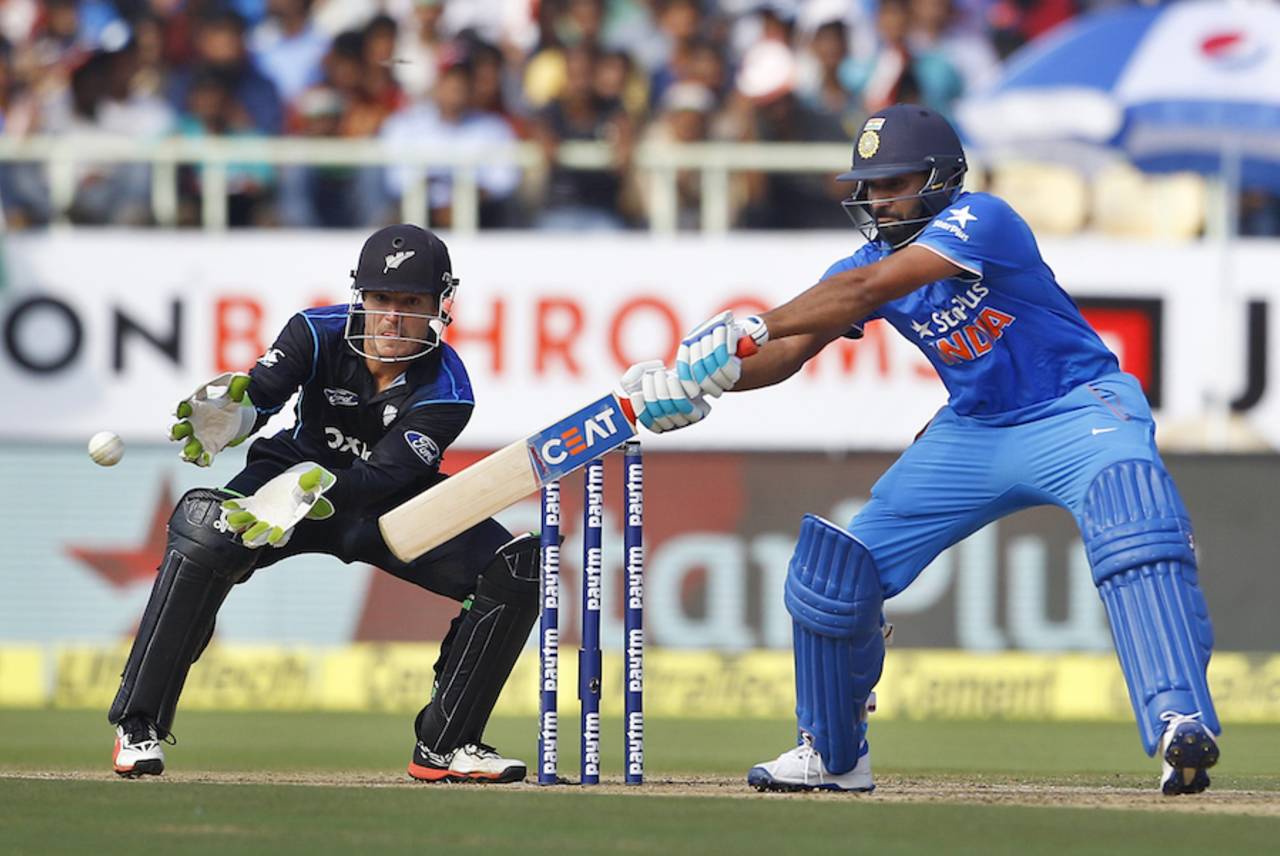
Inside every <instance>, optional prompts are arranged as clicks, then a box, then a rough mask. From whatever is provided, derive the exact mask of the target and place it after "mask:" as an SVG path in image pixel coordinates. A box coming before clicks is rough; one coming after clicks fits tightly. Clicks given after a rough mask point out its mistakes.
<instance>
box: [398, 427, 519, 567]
mask: <svg viewBox="0 0 1280 856" xmlns="http://www.w3.org/2000/svg"><path fill="white" fill-rule="evenodd" d="M537 489H538V478H537V476H536V474H535V473H534V469H533V464H532V463H531V462H530V460H529V449H528V445H527V443H526V441H524V440H520V441H517V442H515V443H512V444H511V445H510V446H507V447H506V448H504V449H500V450H498V451H497V452H494V453H493V454H492V455H490V456H489V457H487V458H484V459H483V460H480V461H477V462H476V463H474V464H472V465H471V466H469V467H467V468H466V469H465V470H463V471H462V472H460V473H458V474H456V475H454V476H451V477H450V478H448V479H446V480H445V481H442V482H441V483H440V484H438V485H435V486H434V487H432V488H430V489H429V490H425V491H423V492H422V493H420V494H418V495H417V496H415V497H413V498H412V499H410V500H407V501H406V502H404V503H402V504H400V505H398V506H396V507H395V508H393V509H391V510H390V511H388V512H387V513H386V514H384V515H382V516H381V517H380V518H378V528H379V529H381V530H382V539H383V540H384V541H386V542H387V546H388V547H389V548H391V552H392V553H395V555H396V558H398V559H400V561H402V562H412V561H413V560H414V559H416V558H418V557H419V556H421V555H422V554H423V553H425V552H427V551H428V550H431V549H433V548H435V547H438V546H440V545H441V544H443V543H444V542H445V541H448V540H449V539H450V538H452V537H454V536H455V535H461V534H462V533H463V532H465V531H466V530H467V529H469V528H471V527H472V526H474V525H476V524H477V523H479V522H480V521H481V520H484V519H485V518H487V517H492V516H493V515H495V514H497V513H498V512H499V511H502V510H503V509H504V508H508V507H510V506H511V505H513V504H515V503H517V502H519V501H520V500H522V499H524V498H525V497H526V496H528V495H529V494H531V493H533V492H534V491H535V490H537Z"/></svg>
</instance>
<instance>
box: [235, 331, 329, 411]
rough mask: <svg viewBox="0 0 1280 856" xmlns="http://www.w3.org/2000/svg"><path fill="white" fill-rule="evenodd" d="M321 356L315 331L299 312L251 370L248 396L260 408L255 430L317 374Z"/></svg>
mask: <svg viewBox="0 0 1280 856" xmlns="http://www.w3.org/2000/svg"><path fill="white" fill-rule="evenodd" d="M319 359H320V346H319V340H318V338H317V337H316V332H315V330H314V329H313V328H312V326H311V322H310V321H308V320H307V318H306V316H305V315H303V314H302V313H301V312H299V313H298V314H297V315H294V316H293V317H292V318H290V319H289V323H288V324H286V325H285V326H284V329H283V330H281V331H280V335H279V336H277V337H276V340H275V342H273V343H272V345H271V347H270V348H269V349H268V350H267V352H266V353H265V354H263V355H262V356H261V357H260V358H259V359H258V362H256V363H255V364H254V366H253V368H251V369H250V370H249V378H250V382H249V398H250V400H252V401H253V406H254V407H255V408H257V411H258V421H257V422H255V423H254V426H253V430H254V431H257V430H258V429H259V428H261V427H262V426H263V424H264V423H265V422H266V421H267V420H268V419H270V418H271V417H272V416H274V415H275V414H276V413H279V412H280V408H281V407H283V406H284V404H285V402H286V401H288V400H289V398H290V397H291V396H292V395H293V394H294V393H295V392H297V391H298V387H300V386H302V384H304V383H306V381H307V380H308V379H309V378H310V377H311V376H312V375H314V374H315V370H316V364H317V363H318V362H319Z"/></svg>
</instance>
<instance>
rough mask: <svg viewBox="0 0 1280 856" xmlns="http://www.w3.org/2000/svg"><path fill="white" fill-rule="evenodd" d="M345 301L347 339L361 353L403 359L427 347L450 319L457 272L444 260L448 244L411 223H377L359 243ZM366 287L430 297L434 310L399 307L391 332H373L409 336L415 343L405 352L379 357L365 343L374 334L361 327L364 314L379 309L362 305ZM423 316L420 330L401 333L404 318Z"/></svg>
mask: <svg viewBox="0 0 1280 856" xmlns="http://www.w3.org/2000/svg"><path fill="white" fill-rule="evenodd" d="M351 280H352V282H351V303H350V305H349V306H348V308H347V329H346V340H347V344H348V345H349V346H350V347H351V349H352V350H354V351H355V352H356V353H357V354H359V355H360V356H362V357H370V358H372V359H375V360H381V361H383V362H403V361H405V360H413V359H417V358H418V357H421V356H423V355H425V354H428V353H430V352H431V351H433V350H435V349H436V348H438V347H439V346H440V341H441V337H442V336H443V334H444V329H445V327H448V326H449V323H450V322H451V321H452V320H453V316H452V315H451V314H450V312H451V310H452V308H453V296H454V292H455V290H456V289H457V287H458V278H457V277H456V276H454V275H453V264H452V262H451V261H450V260H449V248H448V247H446V246H445V245H444V241H442V240H440V238H438V237H437V236H436V235H435V234H434V233H432V232H430V231H428V230H426V229H423V228H422V227H420V226H415V225H413V224H412V223H399V224H396V225H394V226H387V227H385V228H382V229H379V230H378V231H376V232H374V233H373V234H372V235H370V236H369V239H368V240H367V241H365V242H364V246H363V247H362V248H361V249H360V260H359V261H358V262H357V263H356V269H355V270H353V271H352V272H351ZM369 291H389V292H406V293H410V294H428V295H432V296H434V297H435V298H436V312H435V313H434V314H428V313H413V312H400V313H397V315H398V316H399V317H400V319H401V320H400V324H399V327H398V329H397V332H396V333H395V334H394V335H387V334H385V333H383V334H379V335H378V337H377V338H382V339H392V340H396V341H401V342H411V343H413V344H415V345H418V348H417V349H416V350H415V351H414V352H413V353H411V354H407V355H404V356H396V357H384V356H381V355H379V354H378V353H376V352H375V351H373V350H370V349H369V348H368V347H367V345H368V343H369V341H370V340H371V339H374V338H375V336H374V335H373V333H372V331H370V332H366V330H365V326H366V325H365V321H366V319H367V317H368V316H369V315H372V314H382V313H375V312H373V311H372V310H366V309H365V308H364V293H365V292H369ZM413 318H421V319H425V320H426V322H427V323H426V327H425V330H424V331H423V332H422V333H421V334H420V335H407V334H405V332H404V320H405V319H413Z"/></svg>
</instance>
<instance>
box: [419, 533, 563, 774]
mask: <svg viewBox="0 0 1280 856" xmlns="http://www.w3.org/2000/svg"><path fill="white" fill-rule="evenodd" d="M538 558H539V556H538V538H537V536H535V535H521V536H520V537H518V538H516V539H514V540H512V541H509V542H507V544H505V545H503V546H502V547H500V548H499V549H498V552H497V554H496V555H495V556H494V557H493V561H491V562H490V563H489V565H488V567H486V568H485V570H484V573H482V574H481V575H480V580H479V583H478V584H477V586H476V593H475V595H474V596H473V597H471V598H469V599H468V600H467V601H466V602H464V603H463V606H462V613H461V614H460V615H459V616H458V618H456V619H454V622H453V626H452V627H451V628H450V630H449V635H448V637H446V639H445V641H444V644H443V645H442V646H441V650H440V659H439V660H438V661H437V663H436V688H435V693H434V695H433V696H432V699H431V702H430V703H429V704H428V705H427V706H426V707H425V708H423V709H422V712H421V713H419V714H418V720H417V732H418V739H419V740H420V741H421V742H422V744H423V745H424V746H425V747H426V748H427V749H428V750H430V751H432V752H436V753H439V754H444V753H445V752H448V751H450V750H451V749H456V748H457V747H459V746H465V745H467V744H468V743H479V742H480V738H481V736H482V735H483V734H484V727H485V725H486V724H487V723H488V722H489V714H490V713H492V712H493V706H494V705H495V704H497V701H498V695H499V693H501V692H502V686H503V684H505V683H506V682H507V678H508V676H510V674H511V669H512V668H513V667H514V666H515V663H516V658H517V657H519V656H520V651H521V650H522V649H523V648H524V644H525V642H526V641H527V640H528V639H529V632H530V631H531V630H532V629H533V624H534V621H536V620H537V617H538Z"/></svg>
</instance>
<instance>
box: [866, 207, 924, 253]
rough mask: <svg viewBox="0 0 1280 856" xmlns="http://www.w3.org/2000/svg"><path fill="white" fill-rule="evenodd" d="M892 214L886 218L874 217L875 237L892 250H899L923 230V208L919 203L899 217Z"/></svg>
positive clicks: (895, 213) (896, 213)
mask: <svg viewBox="0 0 1280 856" xmlns="http://www.w3.org/2000/svg"><path fill="white" fill-rule="evenodd" d="M897 215H898V212H894V213H893V214H892V215H890V216H889V217H888V218H884V217H881V216H880V215H878V214H877V215H876V235H877V237H879V239H880V240H881V241H884V242H885V243H886V244H888V245H889V246H891V247H893V248H894V249H901V248H902V247H903V246H905V245H906V243H907V242H908V241H910V240H911V239H912V238H914V237H915V236H916V235H918V234H919V233H920V231H921V230H922V229H923V228H924V225H925V221H924V220H923V219H922V218H923V217H924V206H923V205H921V204H920V203H919V202H916V204H915V205H914V206H913V207H912V210H911V211H909V212H906V213H905V214H903V215H902V216H901V217H899V216H897Z"/></svg>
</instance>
